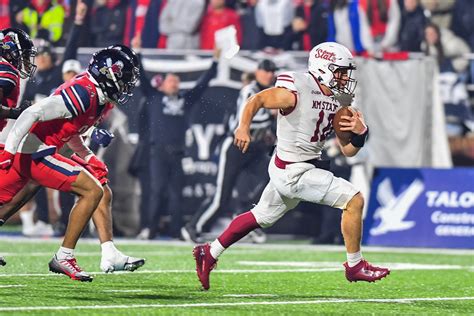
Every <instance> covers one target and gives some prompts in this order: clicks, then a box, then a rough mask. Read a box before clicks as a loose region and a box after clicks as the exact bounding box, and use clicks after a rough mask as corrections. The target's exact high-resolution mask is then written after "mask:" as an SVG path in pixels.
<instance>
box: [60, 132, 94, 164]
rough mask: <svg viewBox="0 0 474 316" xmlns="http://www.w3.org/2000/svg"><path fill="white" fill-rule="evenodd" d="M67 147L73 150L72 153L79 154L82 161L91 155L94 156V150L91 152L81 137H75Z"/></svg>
mask: <svg viewBox="0 0 474 316" xmlns="http://www.w3.org/2000/svg"><path fill="white" fill-rule="evenodd" d="M67 145H68V146H69V148H71V149H72V151H74V152H75V153H76V154H78V155H79V157H81V158H82V159H86V158H87V157H89V156H90V155H93V154H94V153H93V152H92V150H90V149H89V147H87V146H86V144H85V143H84V140H83V139H82V136H81V135H74V136H73V137H72V138H71V139H70V140H69V141H68V143H67Z"/></svg>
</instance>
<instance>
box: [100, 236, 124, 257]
mask: <svg viewBox="0 0 474 316" xmlns="http://www.w3.org/2000/svg"><path fill="white" fill-rule="evenodd" d="M100 247H101V248H102V257H106V258H114V257H115V256H117V255H122V253H121V252H120V251H119V250H118V249H117V248H115V245H114V242H113V241H111V240H109V241H106V242H104V243H102V244H101V245H100Z"/></svg>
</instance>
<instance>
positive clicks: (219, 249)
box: [211, 239, 225, 259]
mask: <svg viewBox="0 0 474 316" xmlns="http://www.w3.org/2000/svg"><path fill="white" fill-rule="evenodd" d="M224 250H225V248H224V246H222V245H221V243H220V242H219V239H216V240H214V241H213V242H211V256H212V257H213V258H214V259H217V258H219V256H220V255H221V254H222V253H223V252H224Z"/></svg>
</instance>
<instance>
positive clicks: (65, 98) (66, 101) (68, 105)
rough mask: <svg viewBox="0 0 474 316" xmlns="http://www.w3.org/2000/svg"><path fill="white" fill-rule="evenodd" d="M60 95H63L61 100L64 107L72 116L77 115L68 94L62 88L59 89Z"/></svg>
mask: <svg viewBox="0 0 474 316" xmlns="http://www.w3.org/2000/svg"><path fill="white" fill-rule="evenodd" d="M61 96H62V97H63V101H64V104H65V105H66V108H67V109H68V111H69V112H70V113H71V115H72V116H73V117H75V116H77V115H78V113H77V110H76V108H75V107H74V105H73V104H72V101H71V99H70V98H69V96H68V94H67V93H66V91H65V90H62V91H61Z"/></svg>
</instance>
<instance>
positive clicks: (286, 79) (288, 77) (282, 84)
mask: <svg viewBox="0 0 474 316" xmlns="http://www.w3.org/2000/svg"><path fill="white" fill-rule="evenodd" d="M275 87H277V88H286V89H288V90H290V91H291V92H297V90H296V86H295V78H294V73H293V72H284V73H282V74H280V75H278V77H277V80H276V82H275Z"/></svg>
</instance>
